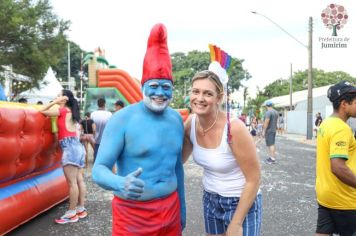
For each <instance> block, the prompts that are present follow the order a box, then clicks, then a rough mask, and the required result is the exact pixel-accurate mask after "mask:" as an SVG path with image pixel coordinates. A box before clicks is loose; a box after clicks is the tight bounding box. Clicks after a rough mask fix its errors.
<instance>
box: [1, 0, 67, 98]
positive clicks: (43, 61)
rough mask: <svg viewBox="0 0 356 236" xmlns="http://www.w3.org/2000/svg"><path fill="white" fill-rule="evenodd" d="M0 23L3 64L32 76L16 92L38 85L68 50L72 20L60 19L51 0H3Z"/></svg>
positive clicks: (19, 72) (15, 89)
mask: <svg viewBox="0 0 356 236" xmlns="http://www.w3.org/2000/svg"><path fill="white" fill-rule="evenodd" d="M0 22H1V27H0V65H12V68H13V71H14V72H15V73H18V74H23V75H26V76H28V77H31V78H32V82H31V83H28V84H26V85H25V86H22V87H15V88H13V90H14V92H15V93H20V92H22V91H24V90H27V89H29V88H32V87H38V86H39V84H40V82H41V80H42V79H43V77H44V75H45V73H46V71H47V69H48V67H49V66H51V65H56V64H57V63H58V62H59V60H60V58H62V56H63V54H64V53H65V52H66V51H65V50H63V49H65V46H66V35H65V32H66V31H67V30H68V29H69V21H64V20H61V19H59V18H58V17H57V16H56V15H55V14H54V13H53V12H52V7H51V6H50V4H49V1H48V0H36V1H32V0H18V1H13V0H1V1H0ZM0 69H1V68H0ZM0 79H1V80H4V78H0ZM15 95H16V94H15Z"/></svg>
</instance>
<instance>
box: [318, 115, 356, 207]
mask: <svg viewBox="0 0 356 236" xmlns="http://www.w3.org/2000/svg"><path fill="white" fill-rule="evenodd" d="M332 158H344V159H346V162H345V163H346V165H347V166H348V167H349V168H350V169H351V171H352V172H353V173H354V174H356V141H355V138H354V135H353V133H352V130H351V128H350V127H349V126H348V125H347V124H346V123H345V122H344V121H343V120H341V119H340V118H337V117H329V118H327V119H325V120H324V121H323V122H322V123H321V125H320V127H319V130H318V138H317V160H316V185H315V189H316V196H317V200H318V202H319V204H320V205H322V206H324V207H327V208H332V209H339V210H356V188H353V187H351V186H349V185H346V184H344V183H343V182H341V181H340V180H339V179H338V178H337V177H336V176H335V175H334V174H333V173H332V171H331V161H330V159H332Z"/></svg>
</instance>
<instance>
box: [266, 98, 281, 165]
mask: <svg viewBox="0 0 356 236" xmlns="http://www.w3.org/2000/svg"><path fill="white" fill-rule="evenodd" d="M272 106H273V103H272V102H271V101H267V102H266V107H267V111H266V113H265V117H264V123H263V128H262V137H264V138H265V140H266V146H267V147H268V151H269V157H268V158H267V159H266V160H265V162H266V163H267V164H275V163H276V147H275V142H276V131H277V120H278V112H277V111H276V110H275V109H273V107H272Z"/></svg>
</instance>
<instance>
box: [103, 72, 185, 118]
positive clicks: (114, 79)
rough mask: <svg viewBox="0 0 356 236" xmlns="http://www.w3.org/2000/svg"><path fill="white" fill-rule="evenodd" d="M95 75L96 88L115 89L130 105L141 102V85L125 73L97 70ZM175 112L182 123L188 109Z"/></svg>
mask: <svg viewBox="0 0 356 236" xmlns="http://www.w3.org/2000/svg"><path fill="white" fill-rule="evenodd" d="M97 73H98V87H101V88H105V87H106V88H110V87H114V88H116V89H117V90H119V92H120V93H121V94H122V95H123V96H124V97H125V99H126V100H127V101H128V102H129V103H130V104H133V103H136V102H139V101H141V100H142V92H141V85H140V84H139V82H138V81H135V79H133V78H131V76H130V75H129V74H128V73H127V72H126V71H124V70H120V69H102V70H98V71H97ZM177 111H178V112H179V113H180V114H181V116H182V118H183V121H185V120H186V119H187V118H188V116H189V111H188V109H177Z"/></svg>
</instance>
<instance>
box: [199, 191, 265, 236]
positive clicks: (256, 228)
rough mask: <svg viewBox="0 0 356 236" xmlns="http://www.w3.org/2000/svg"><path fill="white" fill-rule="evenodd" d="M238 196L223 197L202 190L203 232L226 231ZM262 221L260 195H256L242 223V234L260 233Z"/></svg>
mask: <svg viewBox="0 0 356 236" xmlns="http://www.w3.org/2000/svg"><path fill="white" fill-rule="evenodd" d="M239 200H240V198H239V197H223V196H221V195H219V194H216V193H209V192H206V191H204V194H203V205H204V206H203V207H204V221H205V232H206V233H207V234H223V233H225V232H226V230H227V227H228V226H229V224H230V222H231V220H232V217H233V216H234V213H235V210H236V208H237V205H238V204H239ZM261 222H262V195H261V194H257V197H256V199H255V201H254V203H253V204H252V206H251V208H250V210H249V212H248V213H247V215H246V217H245V220H244V222H243V224H242V227H243V235H244V236H258V235H260V229H261Z"/></svg>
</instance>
